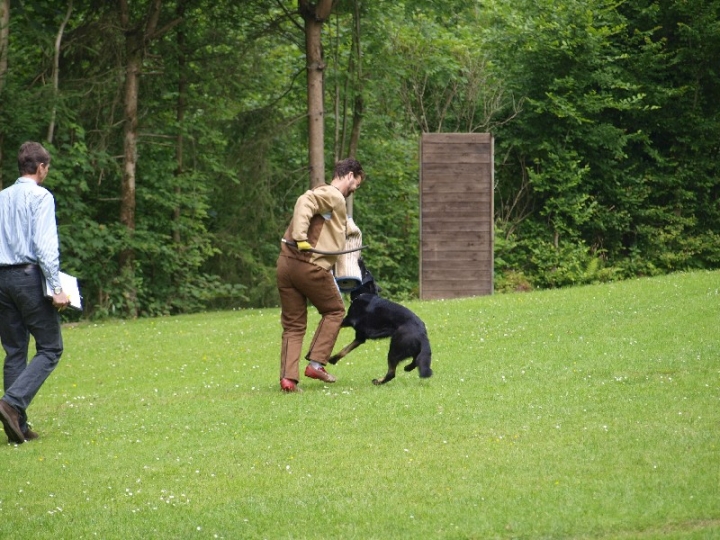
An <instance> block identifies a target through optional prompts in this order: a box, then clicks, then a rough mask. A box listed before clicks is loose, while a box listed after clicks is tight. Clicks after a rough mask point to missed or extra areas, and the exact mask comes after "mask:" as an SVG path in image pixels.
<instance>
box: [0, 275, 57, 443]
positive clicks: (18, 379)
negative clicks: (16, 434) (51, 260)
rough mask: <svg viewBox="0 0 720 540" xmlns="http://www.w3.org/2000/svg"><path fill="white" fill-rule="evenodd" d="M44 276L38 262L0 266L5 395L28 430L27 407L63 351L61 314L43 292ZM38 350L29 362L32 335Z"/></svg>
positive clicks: (1, 335)
mask: <svg viewBox="0 0 720 540" xmlns="http://www.w3.org/2000/svg"><path fill="white" fill-rule="evenodd" d="M43 287H44V279H43V275H42V272H41V271H40V268H39V267H38V266H36V265H26V266H23V267H13V268H7V267H5V268H3V267H0V341H2V346H3V349H5V364H4V369H3V383H4V389H5V395H4V396H3V397H2V399H3V401H6V402H7V403H9V404H10V405H12V406H13V407H14V408H15V409H16V410H17V411H18V412H19V413H20V428H21V429H22V430H23V431H26V430H27V413H26V411H27V408H28V407H29V406H30V402H31V401H32V400H33V398H34V397H35V394H37V392H38V390H40V387H41V386H42V385H43V383H44V382H45V380H46V379H47V378H48V376H49V375H50V373H52V371H53V370H54V369H55V366H57V363H58V361H59V360H60V356H61V355H62V352H63V341H62V334H61V331H60V315H59V314H58V312H57V309H55V308H54V307H53V305H52V302H51V301H50V299H49V298H47V297H46V296H45V295H44V294H43ZM31 335H32V337H33V338H34V339H35V348H36V353H35V356H34V357H33V359H32V361H31V362H30V363H28V347H29V345H30V336H31Z"/></svg>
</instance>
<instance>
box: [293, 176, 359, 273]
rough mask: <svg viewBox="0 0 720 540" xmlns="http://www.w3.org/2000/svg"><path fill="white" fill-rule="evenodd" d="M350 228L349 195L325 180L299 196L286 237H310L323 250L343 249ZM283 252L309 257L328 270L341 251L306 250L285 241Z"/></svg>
mask: <svg viewBox="0 0 720 540" xmlns="http://www.w3.org/2000/svg"><path fill="white" fill-rule="evenodd" d="M346 228H347V207H346V206H345V197H343V194H342V193H341V192H340V190H339V189H337V188H336V187H335V186H332V185H329V184H325V185H322V186H318V187H316V188H315V189H312V190H308V191H306V192H305V193H303V194H302V195H301V196H300V197H299V198H298V200H297V202H296V203H295V210H294V211H293V219H292V221H291V222H290V225H288V228H287V230H286V231H285V234H284V235H283V239H284V240H286V241H287V242H292V243H293V244H294V243H295V242H302V241H307V242H309V243H310V245H311V246H312V247H314V248H315V249H318V250H320V251H342V250H343V249H345V231H346ZM280 256H281V257H282V256H285V257H291V258H294V259H300V260H303V261H308V262H311V263H313V264H316V265H318V266H320V267H322V268H325V269H326V270H330V269H331V268H332V266H333V265H334V264H335V261H336V260H337V255H321V254H319V253H310V252H307V251H305V252H303V251H299V250H298V249H297V248H295V247H293V246H290V245H288V244H287V243H285V242H282V243H281V245H280Z"/></svg>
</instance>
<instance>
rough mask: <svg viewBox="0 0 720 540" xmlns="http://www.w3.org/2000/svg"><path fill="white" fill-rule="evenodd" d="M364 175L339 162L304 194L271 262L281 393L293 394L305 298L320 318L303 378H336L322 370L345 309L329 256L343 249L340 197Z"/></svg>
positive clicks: (332, 257) (352, 162)
mask: <svg viewBox="0 0 720 540" xmlns="http://www.w3.org/2000/svg"><path fill="white" fill-rule="evenodd" d="M364 177H365V173H364V172H363V169H362V166H361V165H360V163H359V162H358V161H356V160H355V159H352V158H349V159H345V160H342V161H339V162H338V163H337V164H336V165H335V171H334V173H333V179H332V181H331V182H330V184H325V185H322V186H318V187H316V188H315V189H312V190H308V191H306V192H305V193H303V194H302V195H301V196H300V197H299V198H298V200H297V202H296V203H295V210H294V212H293V218H292V221H291V222H290V225H289V226H288V228H287V230H286V231H285V234H284V235H283V239H282V243H281V245H280V256H279V257H278V260H277V286H278V291H279V292H280V304H281V308H282V314H281V324H282V327H283V334H282V349H281V352H280V388H281V390H282V391H284V392H297V391H299V388H298V386H297V385H298V382H299V380H300V378H299V377H300V369H299V363H300V353H301V352H302V345H303V338H304V337H305V332H306V330H307V301H308V300H310V302H311V303H312V305H313V306H315V307H316V308H317V310H318V312H319V313H320V315H321V317H322V318H321V319H320V323H319V324H318V327H317V329H316V330H315V335H314V336H313V340H312V343H311V344H310V350H309V351H308V353H307V355H305V358H306V359H307V360H309V361H310V363H309V364H308V365H307V367H306V368H305V376H306V377H310V378H312V379H319V380H321V381H324V382H327V383H333V382H335V380H336V379H335V377H333V376H332V375H330V374H329V373H328V372H327V371H326V370H325V364H327V361H328V358H329V357H330V355H331V354H332V350H333V347H334V346H335V341H336V340H337V337H338V334H339V333H340V324H341V323H342V320H343V316H344V315H345V305H344V304H343V301H342V297H341V296H340V290H339V289H338V287H337V284H336V283H335V278H334V277H333V274H332V267H333V265H334V264H335V261H336V260H337V257H338V256H337V255H334V254H333V253H335V252H338V251H342V250H343V249H344V248H345V234H346V228H347V209H346V205H345V199H346V198H347V197H348V196H349V195H350V194H352V193H353V192H354V191H355V190H356V189H357V188H358V186H359V185H360V183H361V182H362V180H363V178H364Z"/></svg>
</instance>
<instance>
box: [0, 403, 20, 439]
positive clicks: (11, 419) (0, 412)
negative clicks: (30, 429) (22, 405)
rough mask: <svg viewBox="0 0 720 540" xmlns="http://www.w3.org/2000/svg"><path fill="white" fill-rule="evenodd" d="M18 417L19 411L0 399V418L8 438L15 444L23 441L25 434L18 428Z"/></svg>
mask: <svg viewBox="0 0 720 540" xmlns="http://www.w3.org/2000/svg"><path fill="white" fill-rule="evenodd" d="M19 419H20V413H18V412H17V411H16V410H15V408H14V407H13V406H12V405H10V404H9V403H8V402H6V401H3V400H1V399H0V420H2V423H3V428H5V434H6V435H7V436H8V440H9V441H10V442H13V443H15V444H22V443H24V442H25V434H24V433H23V432H22V429H20V423H19Z"/></svg>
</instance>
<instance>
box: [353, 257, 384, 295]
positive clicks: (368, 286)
mask: <svg viewBox="0 0 720 540" xmlns="http://www.w3.org/2000/svg"><path fill="white" fill-rule="evenodd" d="M358 266H359V267H360V276H361V279H362V283H361V284H360V286H359V287H358V288H356V289H354V290H353V291H352V292H351V293H350V300H355V298H357V297H358V296H360V295H361V294H374V295H376V296H377V295H379V294H380V287H378V285H377V283H375V278H374V277H373V275H372V274H371V273H370V270H368V269H367V267H366V266H365V262H364V261H363V260H362V259H359V260H358Z"/></svg>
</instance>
